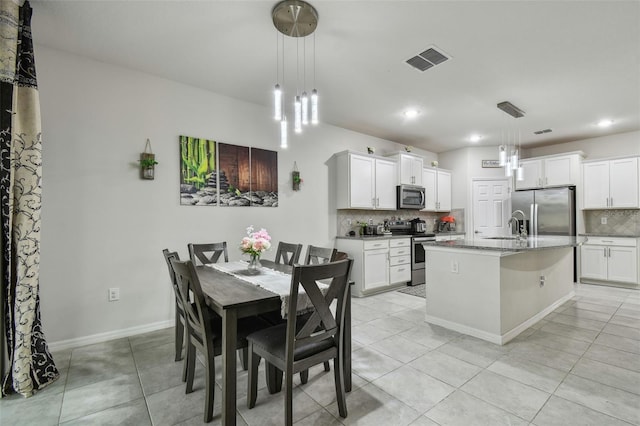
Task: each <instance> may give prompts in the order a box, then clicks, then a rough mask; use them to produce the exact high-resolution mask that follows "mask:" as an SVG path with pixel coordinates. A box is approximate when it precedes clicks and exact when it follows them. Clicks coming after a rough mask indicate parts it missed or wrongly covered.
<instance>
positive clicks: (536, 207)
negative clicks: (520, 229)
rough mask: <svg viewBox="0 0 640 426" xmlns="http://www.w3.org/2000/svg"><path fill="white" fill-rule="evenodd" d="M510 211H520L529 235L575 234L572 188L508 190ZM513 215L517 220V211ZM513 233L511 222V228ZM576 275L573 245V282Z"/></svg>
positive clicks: (573, 189)
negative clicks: (510, 192) (509, 192)
mask: <svg viewBox="0 0 640 426" xmlns="http://www.w3.org/2000/svg"><path fill="white" fill-rule="evenodd" d="M511 209H512V211H516V210H521V211H522V212H523V213H524V219H525V221H524V226H525V229H526V230H527V232H528V234H529V235H567V236H575V235H576V188H575V187H574V186H569V187H565V188H549V189H532V190H528V191H516V192H513V193H512V194H511ZM515 217H516V218H517V219H518V220H521V217H520V215H519V214H516V215H515ZM511 232H512V233H516V230H515V225H514V227H513V228H512V230H511ZM577 278H578V268H577V262H576V249H575V247H574V248H573V282H576V280H577Z"/></svg>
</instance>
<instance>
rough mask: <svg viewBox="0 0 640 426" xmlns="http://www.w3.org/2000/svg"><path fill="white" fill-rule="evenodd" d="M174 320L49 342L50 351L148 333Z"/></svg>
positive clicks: (172, 324) (169, 325)
mask: <svg viewBox="0 0 640 426" xmlns="http://www.w3.org/2000/svg"><path fill="white" fill-rule="evenodd" d="M174 325H175V320H166V321H159V322H154V323H151V324H145V325H139V326H137V327H131V328H125V329H122V330H115V331H108V332H106V333H99V334H92V335H91V336H84V337H77V338H75V339H68V340H60V341H58V342H51V343H49V344H48V345H49V350H50V351H61V350H64V349H70V348H77V347H80V346H86V345H93V344H94V343H102V342H107V341H109V340H114V339H121V338H123V337H129V336H135V335H136V334H143V333H149V332H151V331H156V330H162V329H163V328H169V327H173V326H174Z"/></svg>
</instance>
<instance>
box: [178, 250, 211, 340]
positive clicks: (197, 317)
mask: <svg viewBox="0 0 640 426" xmlns="http://www.w3.org/2000/svg"><path fill="white" fill-rule="evenodd" d="M171 265H172V266H173V270H174V272H175V274H176V282H177V288H178V293H179V294H180V298H181V299H182V305H183V307H184V315H185V325H186V326H187V330H188V331H189V332H190V333H192V334H193V335H195V336H197V337H198V338H199V340H200V343H201V344H203V345H206V344H207V343H208V342H207V340H209V339H210V338H212V336H213V333H212V331H213V330H212V329H211V315H212V313H211V311H210V310H209V308H208V307H207V304H206V301H205V299H204V293H203V291H202V286H201V285H200V280H199V279H198V274H197V273H196V268H195V267H194V266H193V262H192V261H190V260H186V261H184V262H181V261H179V260H172V261H171ZM190 293H191V294H192V295H193V302H194V303H190V301H189V294H190Z"/></svg>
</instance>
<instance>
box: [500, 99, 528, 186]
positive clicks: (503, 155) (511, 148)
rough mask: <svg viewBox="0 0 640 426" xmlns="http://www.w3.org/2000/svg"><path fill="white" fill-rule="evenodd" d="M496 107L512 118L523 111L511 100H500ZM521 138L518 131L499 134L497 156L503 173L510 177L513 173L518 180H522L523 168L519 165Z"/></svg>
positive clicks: (517, 116)
mask: <svg viewBox="0 0 640 426" xmlns="http://www.w3.org/2000/svg"><path fill="white" fill-rule="evenodd" d="M497 106H498V108H499V109H501V110H502V111H504V112H506V113H507V114H509V115H510V116H512V117H513V118H520V117H524V111H522V110H521V109H520V108H518V107H517V106H515V105H513V104H512V103H511V102H506V101H505V102H500V103H499V104H498V105H497ZM521 143H522V138H521V135H520V131H518V132H517V134H516V131H515V130H514V131H509V130H506V131H505V132H503V133H502V135H501V140H500V146H499V147H498V158H499V161H500V166H501V167H504V175H505V176H506V177H511V176H513V175H514V174H515V175H516V179H517V180H519V181H522V180H524V170H523V168H522V166H521V165H520V148H521Z"/></svg>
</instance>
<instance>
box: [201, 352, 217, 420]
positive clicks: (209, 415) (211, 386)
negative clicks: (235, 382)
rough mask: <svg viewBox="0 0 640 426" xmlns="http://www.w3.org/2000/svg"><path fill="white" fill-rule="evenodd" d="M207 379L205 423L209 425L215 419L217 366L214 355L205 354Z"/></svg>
mask: <svg viewBox="0 0 640 426" xmlns="http://www.w3.org/2000/svg"><path fill="white" fill-rule="evenodd" d="M205 356H206V365H205V370H206V372H205V377H206V384H205V389H206V394H205V401H204V422H205V423H209V422H210V421H211V419H213V398H214V395H215V388H216V365H215V361H214V358H213V354H212V353H207V354H205Z"/></svg>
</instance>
